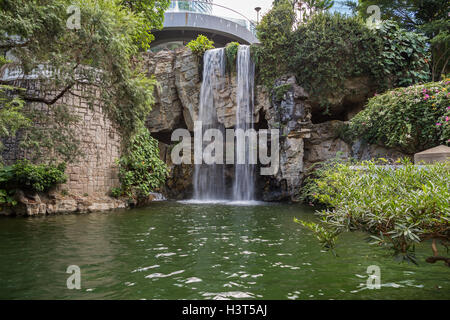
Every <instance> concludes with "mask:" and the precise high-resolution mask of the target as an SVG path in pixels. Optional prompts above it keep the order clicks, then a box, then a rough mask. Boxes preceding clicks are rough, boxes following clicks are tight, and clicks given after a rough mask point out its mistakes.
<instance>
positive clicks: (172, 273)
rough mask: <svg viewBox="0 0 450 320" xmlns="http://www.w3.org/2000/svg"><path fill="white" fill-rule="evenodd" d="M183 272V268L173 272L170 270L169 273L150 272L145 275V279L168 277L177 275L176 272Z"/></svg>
mask: <svg viewBox="0 0 450 320" xmlns="http://www.w3.org/2000/svg"><path fill="white" fill-rule="evenodd" d="M183 272H184V270H178V271H174V272H171V273H169V274H164V273H152V274H149V275H148V276H145V278H147V279H154V278H168V277H172V276H174V275H177V274H180V273H183Z"/></svg>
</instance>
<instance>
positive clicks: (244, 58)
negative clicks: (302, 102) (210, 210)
mask: <svg viewBox="0 0 450 320" xmlns="http://www.w3.org/2000/svg"><path fill="white" fill-rule="evenodd" d="M236 69H237V89H236V90H237V97H236V99H237V101H236V102H237V109H236V132H237V135H238V132H239V130H242V132H248V130H251V129H253V110H254V99H253V97H254V81H255V64H254V63H253V62H252V60H251V57H250V46H243V45H241V46H239V50H238V55H237V68H236ZM250 148H251V149H250ZM253 148H255V146H253V145H250V141H249V136H245V138H242V139H239V137H238V138H237V139H236V155H237V156H238V155H239V154H241V155H243V158H245V160H244V159H242V160H244V161H245V162H244V163H243V162H242V161H241V162H240V163H241V164H239V162H236V164H235V174H234V185H233V200H235V201H249V200H254V197H255V169H256V168H255V165H254V164H252V163H255V162H254V161H255V154H254V153H252V152H249V150H255V149H253Z"/></svg>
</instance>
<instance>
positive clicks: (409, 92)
mask: <svg viewBox="0 0 450 320" xmlns="http://www.w3.org/2000/svg"><path fill="white" fill-rule="evenodd" d="M448 80H450V79H447V81H441V82H431V83H427V84H424V85H416V86H411V87H408V88H398V89H395V90H392V91H389V92H387V93H385V94H383V95H378V96H375V97H373V98H371V99H370V100H369V102H368V104H367V107H366V108H365V109H364V110H363V111H361V112H360V113H358V114H357V115H356V116H355V117H354V118H353V119H352V120H351V121H350V122H349V124H348V126H347V128H346V130H345V132H346V133H345V134H346V135H347V136H348V138H349V139H350V140H354V139H357V138H362V139H363V140H365V141H367V142H368V143H375V144H379V145H383V146H386V147H391V148H397V149H399V150H401V151H403V152H405V153H409V154H412V153H416V152H419V151H423V150H425V149H428V148H431V147H435V146H437V145H439V144H442V143H447V144H450V141H449V139H450V123H449V117H450V107H449V97H450V93H449V90H450V87H449V84H450V81H448Z"/></svg>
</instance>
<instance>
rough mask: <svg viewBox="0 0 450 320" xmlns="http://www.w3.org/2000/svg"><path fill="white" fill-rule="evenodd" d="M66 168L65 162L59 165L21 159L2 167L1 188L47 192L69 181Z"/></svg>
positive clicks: (0, 174)
mask: <svg viewBox="0 0 450 320" xmlns="http://www.w3.org/2000/svg"><path fill="white" fill-rule="evenodd" d="M65 169H66V165H65V163H61V164H59V165H57V166H55V165H46V164H39V165H35V164H31V163H30V162H29V161H27V160H21V161H18V162H16V163H15V164H14V165H12V166H4V167H2V168H1V169H0V189H5V190H8V193H10V192H12V193H14V190H16V189H21V190H26V191H32V192H47V191H49V190H50V189H52V188H53V187H55V186H57V185H58V184H61V183H65V182H66V181H67V177H66V175H65V174H64V171H65Z"/></svg>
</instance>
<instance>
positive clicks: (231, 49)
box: [225, 42, 240, 72]
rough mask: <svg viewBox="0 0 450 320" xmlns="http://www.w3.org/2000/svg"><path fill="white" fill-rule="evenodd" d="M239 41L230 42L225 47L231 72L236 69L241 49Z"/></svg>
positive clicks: (228, 67)
mask: <svg viewBox="0 0 450 320" xmlns="http://www.w3.org/2000/svg"><path fill="white" fill-rule="evenodd" d="M239 45H240V44H239V42H230V43H228V44H227V45H226V47H225V54H226V56H227V69H228V71H229V72H232V71H235V70H236V59H237V54H238V51H239Z"/></svg>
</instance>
